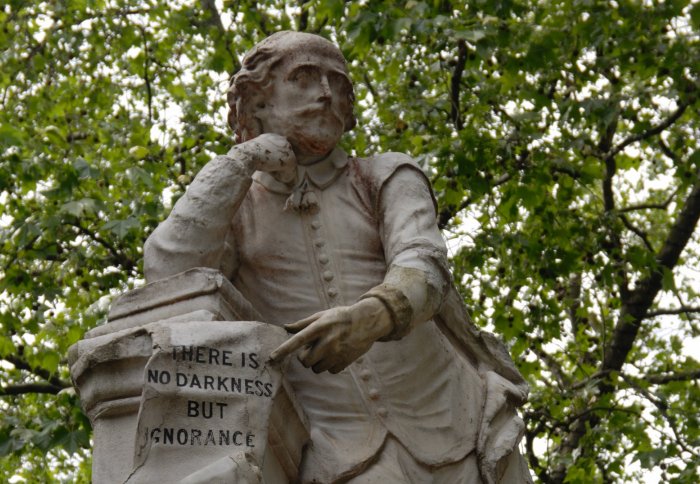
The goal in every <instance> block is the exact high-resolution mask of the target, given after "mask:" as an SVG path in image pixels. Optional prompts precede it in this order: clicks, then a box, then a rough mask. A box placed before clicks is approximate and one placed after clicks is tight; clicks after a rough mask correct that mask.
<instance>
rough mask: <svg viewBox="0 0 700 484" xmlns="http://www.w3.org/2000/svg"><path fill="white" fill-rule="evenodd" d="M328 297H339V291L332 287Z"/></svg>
mask: <svg viewBox="0 0 700 484" xmlns="http://www.w3.org/2000/svg"><path fill="white" fill-rule="evenodd" d="M328 295H329V296H330V297H336V296H337V295H338V290H337V289H336V288H335V287H331V288H329V289H328Z"/></svg>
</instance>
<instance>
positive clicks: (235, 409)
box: [69, 269, 309, 484]
mask: <svg viewBox="0 0 700 484" xmlns="http://www.w3.org/2000/svg"><path fill="white" fill-rule="evenodd" d="M174 307H175V308H174ZM178 313H179V314H178ZM242 315H245V316H249V317H250V316H256V315H255V312H254V310H253V309H252V307H250V305H249V304H248V303H247V302H246V301H245V300H244V299H243V298H242V296H241V295H240V294H239V293H238V292H237V291H236V290H235V288H233V286H232V285H231V284H230V283H229V282H228V281H227V280H226V279H225V278H223V277H221V275H220V274H219V273H217V272H215V271H211V270H207V269H195V270H191V271H187V272H186V273H182V274H179V275H177V276H174V277H173V278H170V279H166V280H163V281H158V282H156V283H154V284H149V285H147V286H146V287H144V288H141V289H137V290H136V291H132V292H131V293H128V294H127V295H125V296H123V297H122V298H120V299H119V300H118V301H117V302H116V303H115V304H114V306H113V308H112V311H111V312H110V320H109V322H108V323H107V324H105V325H103V326H101V327H98V328H96V329H95V330H93V331H91V332H90V333H88V334H87V335H86V339H84V340H82V341H79V342H78V343H76V344H75V345H74V346H73V347H71V349H70V352H69V359H70V365H71V376H72V378H73V381H74V384H75V387H76V389H77V390H78V392H79V394H80V398H81V402H82V405H83V408H84V409H85V411H86V413H87V415H88V416H89V418H90V420H91V422H92V425H93V439H94V447H93V480H94V482H100V483H123V482H127V481H128V482H130V483H131V482H149V481H150V482H154V481H153V479H154V477H156V476H154V474H153V473H154V472H157V477H158V479H157V480H158V481H160V482H178V481H181V482H186V483H195V482H265V483H269V484H277V483H285V482H294V481H296V479H297V472H298V471H297V469H298V466H299V463H300V460H301V455H302V450H303V446H304V445H305V444H306V442H307V441H308V439H309V434H308V430H307V428H308V426H307V424H306V421H305V417H304V415H303V412H302V411H301V410H300V409H299V407H298V405H297V404H296V401H295V399H294V395H293V393H292V392H291V390H290V389H289V388H288V387H287V386H286V384H285V383H284V381H283V378H282V377H281V370H280V369H279V368H273V367H267V366H266V365H267V363H266V361H267V355H265V352H266V351H268V348H272V349H273V348H274V347H276V346H277V345H278V344H279V342H281V341H283V340H284V338H285V337H286V335H285V333H284V331H283V330H282V329H281V328H278V327H274V326H269V325H267V324H264V323H255V322H249V321H241V322H237V321H235V320H236V319H239V318H240V317H241V316H242ZM222 321H225V322H222ZM229 325H230V326H229ZM202 328H204V329H202ZM228 328H230V329H228ZM188 331H192V334H191V337H192V343H183V341H188V338H189V335H190V333H188ZM202 333H208V334H202ZM232 334H233V335H234V336H231V335H232ZM219 335H223V336H222V337H219ZM235 335H239V336H235ZM168 338H171V339H172V341H173V343H172V345H173V346H172V348H182V347H183V345H185V344H192V345H194V346H186V348H188V349H187V350H186V351H190V350H189V348H195V349H194V350H192V354H193V357H192V358H193V360H192V361H179V360H178V361H174V360H175V358H174V357H171V354H172V355H174V354H175V349H172V350H167V351H166V349H165V348H166V347H167V345H166V344H165V343H164V341H166V340H167V339H168ZM227 338H228V339H227ZM245 338H248V340H246V339H245ZM268 338H269V341H268V342H267V343H266V344H262V343H265V342H264V341H262V340H266V339H268ZM220 341H223V342H222V343H221V346H217V344H219V343H218V342H220ZM246 341H248V343H246ZM238 342H242V343H241V344H242V345H243V346H241V347H238V346H237V345H238ZM250 342H255V344H257V343H258V342H260V343H261V344H262V346H258V347H257V349H253V350H252V351H255V352H256V353H253V354H256V355H257V357H258V360H259V361H257V362H256V364H257V365H258V366H255V367H245V365H240V364H238V360H237V359H236V357H237V355H243V354H244V353H248V352H250V351H251V346H250V345H251V343H250ZM197 345H201V346H200V347H201V348H204V349H205V350H208V351H210V353H211V351H214V352H215V353H211V355H213V356H211V358H210V360H207V359H206V357H205V356H204V354H205V352H204V351H202V355H201V358H199V359H198V356H197V353H196V351H197V350H196V348H197V347H198V346H197ZM212 349H213V350H212ZM216 352H218V353H216ZM224 353H227V355H228V358H229V359H227V360H224V357H223V355H224ZM248 354H249V353H248ZM185 355H186V356H187V357H189V355H190V353H187V352H186V353H185ZM214 356H216V358H214ZM156 357H158V358H160V360H156V359H155V358H156ZM178 358H179V359H182V358H180V357H178ZM159 362H160V363H159ZM163 362H164V364H165V365H166V366H167V365H174V366H172V367H169V370H168V371H167V375H168V384H163V382H164V380H165V378H163V377H164V375H163V373H166V371H165V370H163V371H162V372H161V374H160V375H161V381H160V382H159V381H157V380H158V379H157V378H154V377H153V375H155V374H157V373H151V378H150V379H149V381H148V382H146V377H147V375H146V374H145V369H146V368H147V367H149V366H148V365H151V366H150V367H157V366H154V365H156V363H157V364H163ZM213 362H214V363H215V362H218V363H221V364H214V363H213ZM224 363H225V364H226V365H228V366H222V364H224ZM249 365H250V362H249ZM237 366H238V367H237ZM150 367H149V368H150ZM158 368H160V367H158ZM152 371H153V370H152ZM155 371H156V372H157V370H155ZM193 374H199V375H200V377H202V375H207V376H208V375H210V374H212V375H218V376H221V375H224V376H222V377H221V378H230V377H231V376H235V377H236V378H237V380H236V381H242V382H245V381H246V379H249V380H250V381H251V382H253V383H254V382H256V381H258V380H260V379H261V380H262V381H263V382H268V381H269V382H270V383H269V384H270V387H269V388H270V389H271V390H270V398H269V399H267V400H266V399H265V395H266V394H267V393H266V394H265V395H262V393H261V392H259V391H258V392H257V393H258V394H259V395H257V396H256V395H255V393H256V389H255V387H254V386H251V387H250V388H245V390H240V389H239V390H238V392H239V393H236V394H233V393H232V392H233V385H232V384H231V385H230V386H231V388H229V387H228V386H226V387H225V388H226V390H227V392H228V393H224V392H221V391H219V392H217V391H212V390H215V389H214V387H213V386H212V387H211V389H212V390H210V389H207V388H200V387H199V386H192V385H189V386H185V385H181V386H180V385H176V384H175V378H174V377H175V376H176V375H179V376H183V380H184V379H185V378H191V375H193ZM184 375H189V376H184ZM275 375H279V377H276V376H275ZM209 378H212V379H213V378H217V376H210V377H209ZM276 378H277V379H276ZM256 379H258V380H256ZM151 380H154V381H151ZM253 383H251V385H253ZM260 384H261V385H262V383H260ZM226 385H228V384H226ZM273 386H274V390H272V388H273ZM145 387H148V397H146V393H145V392H146V390H145ZM265 388H266V390H267V387H265ZM219 390H221V388H219ZM187 392H190V394H191V396H190V395H189V394H188V393H187ZM153 395H155V397H153ZM168 395H172V398H171V397H168ZM153 398H157V399H160V400H159V401H160V402H161V403H159V405H161V407H153V402H154V400H153ZM188 398H191V399H192V400H191V401H193V402H194V401H196V402H200V403H202V405H204V404H205V403H206V404H209V405H219V407H221V408H222V409H223V408H224V407H225V409H226V412H227V413H226V415H224V413H223V410H221V411H222V414H221V419H222V420H221V424H220V425H221V426H223V428H226V429H228V428H231V429H238V428H241V429H242V427H241V426H242V425H243V424H241V418H242V417H241V416H247V417H246V418H245V419H244V422H254V421H255V420H256V419H255V418H254V417H256V413H255V412H258V410H260V411H263V412H264V411H268V412H269V413H267V414H265V415H263V416H262V418H264V424H262V427H264V428H254V429H252V430H250V429H246V430H250V433H251V434H253V433H254V434H255V435H257V436H259V437H260V438H262V437H265V439H264V441H263V442H261V443H259V445H257V446H256V447H251V448H248V449H246V448H245V446H241V447H236V446H233V445H231V447H230V448H227V449H222V448H221V447H219V446H217V448H216V449H214V448H213V447H212V450H214V452H210V451H209V449H207V448H205V447H203V446H202V445H197V446H195V447H188V445H191V444H189V443H188V445H185V446H184V447H182V448H176V447H174V446H172V445H170V446H165V441H160V442H159V441H158V435H160V434H156V439H155V440H153V434H152V433H151V434H150V439H151V440H150V441H148V439H146V440H147V441H148V446H149V448H148V449H150V454H149V450H148V449H147V450H146V451H143V445H144V444H143V439H144V438H145V437H144V435H145V434H144V429H146V430H145V432H146V434H147V433H148V432H152V430H148V429H149V428H151V429H152V428H153V421H154V420H153V415H155V416H156V418H160V417H158V416H159V415H161V408H162V409H165V410H163V412H162V418H163V421H162V422H159V424H160V425H170V426H171V427H170V428H173V427H172V426H173V425H174V426H175V427H178V425H179V426H180V427H187V426H188V425H189V426H190V427H192V426H193V427H194V428H197V427H202V426H206V425H210V424H212V423H213V421H212V420H201V419H200V420H198V421H194V420H193V419H192V416H191V415H190V409H188V408H187V406H188V404H189V403H190V400H188ZM170 400H172V402H174V403H171V402H170ZM222 402H226V403H222ZM149 405H150V407H149ZM193 405H194V404H193ZM267 407H269V408H268V410H264V408H267ZM154 409H155V410H154ZM149 412H150V414H149ZM154 412H155V413H154ZM149 415H150V417H149ZM217 417H218V416H217ZM149 418H150V420H148V419H149ZM209 418H211V417H209ZM148 422H151V423H150V424H149V423H148ZM173 422H175V423H173ZM178 422H179V424H178ZM193 422H194V423H193ZM148 425H150V427H149V426H148ZM251 425H253V424H251ZM258 426H260V425H258ZM187 428H189V427H187ZM202 428H203V427H202ZM159 432H160V430H159ZM190 434H191V431H190ZM241 435H242V434H241ZM191 438H192V439H193V441H194V437H191ZM203 438H204V437H202V439H203ZM241 438H242V437H241ZM199 442H200V440H199V438H198V439H197V443H199ZM237 442H238V441H237ZM240 442H242V440H241V441H240ZM222 451H223V452H228V454H226V455H224V456H221V455H219V454H220V453H221V452H222ZM216 452H219V454H215V453H216ZM229 454H230V455H229ZM154 459H155V461H154ZM158 459H161V460H166V461H163V462H159V461H158ZM173 459H174V461H173ZM246 459H248V460H249V461H250V463H247V462H244V461H245V460H246ZM167 461H170V462H167ZM246 466H249V467H250V469H248V470H245V469H243V468H244V467H246ZM251 469H252V470H251ZM168 470H171V471H172V474H171V472H168ZM244 471H245V472H244ZM217 473H219V474H217ZM246 473H247V474H246ZM132 474H133V475H132ZM130 476H131V478H130Z"/></svg>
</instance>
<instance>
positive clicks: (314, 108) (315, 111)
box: [292, 103, 342, 122]
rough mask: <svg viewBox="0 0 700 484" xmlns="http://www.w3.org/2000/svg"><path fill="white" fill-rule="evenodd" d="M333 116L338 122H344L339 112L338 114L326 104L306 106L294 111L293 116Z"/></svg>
mask: <svg viewBox="0 0 700 484" xmlns="http://www.w3.org/2000/svg"><path fill="white" fill-rule="evenodd" d="M327 115H331V116H333V117H334V118H335V119H337V120H338V121H341V122H342V117H341V116H340V114H339V113H338V112H336V111H335V110H334V109H333V108H332V107H331V106H329V105H328V104H325V103H317V104H312V105H309V106H304V107H303V108H299V109H296V110H294V111H293V113H292V116H293V117H296V116H299V117H305V118H308V117H313V116H327Z"/></svg>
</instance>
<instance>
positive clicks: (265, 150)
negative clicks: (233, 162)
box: [229, 133, 297, 183]
mask: <svg viewBox="0 0 700 484" xmlns="http://www.w3.org/2000/svg"><path fill="white" fill-rule="evenodd" d="M241 152H242V153H244V154H245V155H246V156H247V157H248V158H249V159H250V160H251V161H252V163H253V165H254V166H255V169H256V170H259V171H267V172H270V173H272V174H273V175H274V176H275V178H277V179H278V180H280V181H283V182H285V183H286V182H290V181H292V180H293V179H294V177H295V175H296V165H297V159H296V155H295V154H294V150H293V149H292V145H291V144H289V141H287V138H285V137H284V136H280V135H279V134H274V133H264V134H261V135H260V136H257V137H255V138H253V139H251V140H248V141H246V142H244V143H241V144H238V145H236V146H234V147H233V148H231V151H230V153H229V154H231V155H233V154H234V153H241Z"/></svg>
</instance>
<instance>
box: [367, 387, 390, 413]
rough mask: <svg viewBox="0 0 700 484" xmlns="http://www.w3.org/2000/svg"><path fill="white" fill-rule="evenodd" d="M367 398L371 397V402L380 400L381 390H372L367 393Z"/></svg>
mask: <svg viewBox="0 0 700 484" xmlns="http://www.w3.org/2000/svg"><path fill="white" fill-rule="evenodd" d="M367 396H369V399H370V400H379V390H375V389H372V390H370V391H369V392H368V393H367ZM385 411H386V409H385Z"/></svg>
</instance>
